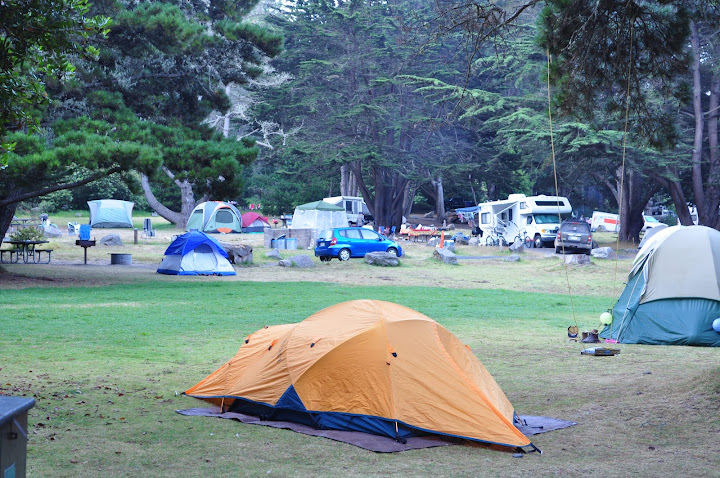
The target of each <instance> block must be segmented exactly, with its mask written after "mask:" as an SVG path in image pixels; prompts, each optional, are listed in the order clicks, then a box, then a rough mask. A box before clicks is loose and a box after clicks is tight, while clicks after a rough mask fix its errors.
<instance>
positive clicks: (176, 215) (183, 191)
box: [140, 172, 207, 229]
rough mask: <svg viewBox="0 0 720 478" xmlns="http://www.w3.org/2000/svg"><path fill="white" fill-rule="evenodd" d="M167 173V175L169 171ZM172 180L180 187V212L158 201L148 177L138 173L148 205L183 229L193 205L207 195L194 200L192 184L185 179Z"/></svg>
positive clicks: (205, 198) (204, 198)
mask: <svg viewBox="0 0 720 478" xmlns="http://www.w3.org/2000/svg"><path fill="white" fill-rule="evenodd" d="M167 173H168V175H169V172H167ZM174 181H175V184H176V185H177V186H178V187H179V188H180V200H181V206H180V207H181V209H180V212H176V211H173V210H171V209H170V208H168V207H166V206H165V205H163V204H162V203H161V202H160V201H158V200H157V198H156V197H155V195H154V194H153V192H152V189H151V188H150V180H149V179H148V177H147V176H146V175H144V174H141V175H140V184H141V185H142V189H143V192H144V193H145V199H147V202H148V205H149V206H150V207H151V208H152V209H153V211H155V212H156V213H158V214H159V215H160V216H161V217H163V218H165V219H167V220H168V221H170V222H171V223H173V224H175V227H176V228H178V229H185V227H186V226H187V222H188V219H190V214H192V211H193V209H195V206H197V205H198V204H200V203H201V202H204V201H207V197H203V198H201V199H200V200H199V201H195V195H194V194H193V189H192V184H190V183H189V182H188V181H187V180H185V181H179V180H176V179H175V180H174Z"/></svg>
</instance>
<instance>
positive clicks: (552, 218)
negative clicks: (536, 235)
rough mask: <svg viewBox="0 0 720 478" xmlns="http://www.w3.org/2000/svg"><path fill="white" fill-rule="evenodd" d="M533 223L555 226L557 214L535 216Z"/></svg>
mask: <svg viewBox="0 0 720 478" xmlns="http://www.w3.org/2000/svg"><path fill="white" fill-rule="evenodd" d="M535 222H536V223H537V224H557V223H558V222H559V221H558V215H557V214H535Z"/></svg>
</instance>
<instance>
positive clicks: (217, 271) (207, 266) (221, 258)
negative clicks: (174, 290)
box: [157, 230, 235, 276]
mask: <svg viewBox="0 0 720 478" xmlns="http://www.w3.org/2000/svg"><path fill="white" fill-rule="evenodd" d="M157 271H158V272H159V273H160V274H172V275H185V276H187V275H217V276H234V275H235V270H234V269H233V266H232V264H230V261H228V255H227V252H225V249H223V247H222V246H221V245H220V243H219V242H218V241H216V240H215V239H213V238H212V237H210V236H208V235H207V234H205V233H204V232H200V231H196V230H192V231H190V232H187V233H185V234H183V235H182V236H180V237H178V238H177V239H175V240H174V241H173V242H172V244H170V246H168V248H167V249H166V250H165V257H163V260H162V263H161V264H160V267H159V268H158V270H157Z"/></svg>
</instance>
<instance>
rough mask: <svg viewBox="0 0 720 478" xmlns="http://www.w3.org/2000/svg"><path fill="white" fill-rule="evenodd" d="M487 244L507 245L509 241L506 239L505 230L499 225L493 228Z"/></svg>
mask: <svg viewBox="0 0 720 478" xmlns="http://www.w3.org/2000/svg"><path fill="white" fill-rule="evenodd" d="M485 245H486V246H507V245H508V242H507V240H506V239H505V235H504V234H503V232H502V231H501V230H500V229H498V228H497V227H495V228H493V230H492V231H490V232H489V233H488V236H487V238H486V239H485Z"/></svg>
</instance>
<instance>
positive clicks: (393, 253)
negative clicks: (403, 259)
mask: <svg viewBox="0 0 720 478" xmlns="http://www.w3.org/2000/svg"><path fill="white" fill-rule="evenodd" d="M387 253H388V254H392V255H393V256H395V257H397V255H398V250H397V249H395V248H394V247H388V250H387Z"/></svg>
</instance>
